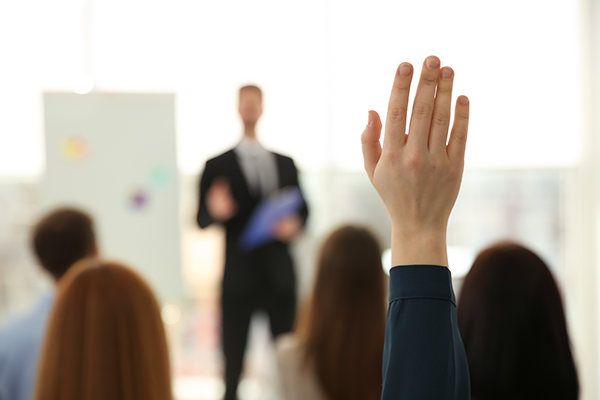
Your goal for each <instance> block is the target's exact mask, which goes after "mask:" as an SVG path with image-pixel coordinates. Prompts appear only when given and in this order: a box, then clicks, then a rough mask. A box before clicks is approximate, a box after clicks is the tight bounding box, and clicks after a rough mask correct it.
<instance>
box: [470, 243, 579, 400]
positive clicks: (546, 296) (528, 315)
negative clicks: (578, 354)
mask: <svg viewBox="0 0 600 400" xmlns="http://www.w3.org/2000/svg"><path fill="white" fill-rule="evenodd" d="M458 324H459V328H460V332H461V336H462V339H463V342H464V344H465V349H466V352H467V358H468V360H469V369H470V373H471V386H472V396H473V399H477V400H488V399H545V400H548V399H561V400H576V399H577V397H578V392H579V383H578V378H577V372H576V369H575V364H574V361H573V356H572V354H571V348H570V343H569V336H568V333H567V324H566V320H565V314H564V311H563V304H562V300H561V296H560V293H559V290H558V287H557V285H556V282H555V281H554V278H553V277H552V273H551V272H550V270H549V269H548V267H547V266H546V264H545V263H544V262H543V261H542V260H541V259H540V258H539V257H538V256H537V255H536V254H535V253H533V252H532V251H530V250H528V249H527V248H525V247H523V246H520V245H518V244H515V243H509V242H503V243H499V244H496V245H494V246H492V247H490V248H488V249H485V250H483V251H482V252H481V253H479V255H478V256H477V258H476V260H475V262H474V263H473V266H472V268H471V271H470V272H469V273H468V275H467V276H466V278H465V281H464V284H463V286H462V289H461V293H460V298H459V302H458Z"/></svg>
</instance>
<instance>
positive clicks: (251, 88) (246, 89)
mask: <svg viewBox="0 0 600 400" xmlns="http://www.w3.org/2000/svg"><path fill="white" fill-rule="evenodd" d="M245 92H255V93H258V95H259V96H260V98H261V100H262V90H260V88H259V87H258V86H255V85H246V86H242V87H241V88H240V98H241V97H242V93H245Z"/></svg>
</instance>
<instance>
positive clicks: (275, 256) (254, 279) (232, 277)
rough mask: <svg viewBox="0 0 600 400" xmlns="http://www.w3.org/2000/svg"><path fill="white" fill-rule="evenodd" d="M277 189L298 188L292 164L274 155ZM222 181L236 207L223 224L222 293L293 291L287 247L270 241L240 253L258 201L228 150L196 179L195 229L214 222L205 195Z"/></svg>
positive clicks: (305, 212)
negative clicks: (215, 183)
mask: <svg viewBox="0 0 600 400" xmlns="http://www.w3.org/2000/svg"><path fill="white" fill-rule="evenodd" d="M275 160H276V165H277V173H278V178H279V188H284V187H286V186H299V183H298V170H297V169H296V166H295V165H294V161H293V160H292V159H291V158H289V157H285V156H282V155H280V154H276V153H275ZM218 177H223V178H226V179H227V180H228V181H229V184H230V187H231V194H232V196H233V198H234V199H235V200H236V202H237V203H238V205H239V211H238V213H237V215H235V216H234V217H233V218H231V219H230V220H229V221H226V222H225V223H224V226H225V230H226V256H225V274H224V277H223V289H224V291H225V292H230V293H240V292H247V291H249V290H250V291H253V290H258V289H260V290H276V291H280V290H285V291H289V290H295V275H294V271H293V263H292V259H291V256H290V253H289V248H288V244H287V243H282V242H278V241H273V242H271V243H268V244H266V245H264V246H261V247H259V248H257V249H255V250H252V251H250V252H243V251H242V250H241V249H240V248H239V246H238V241H239V238H240V236H241V234H242V232H243V230H244V228H245V227H246V223H247V222H248V219H249V218H250V216H251V215H252V213H253V211H254V209H255V208H256V206H257V205H258V204H259V203H260V201H261V198H260V197H257V196H254V195H252V194H251V192H250V189H249V187H248V184H247V182H246V178H245V177H244V174H243V172H242V169H241V166H240V163H239V161H238V158H237V155H236V154H235V152H234V151H233V150H229V151H227V152H225V153H223V154H221V155H220V156H217V157H215V158H213V159H211V160H208V161H207V162H206V167H205V168H204V172H203V173H202V177H201V179H200V188H199V190H200V196H199V197H200V202H199V206H198V215H197V220H198V225H199V226H200V228H206V227H207V226H209V225H211V224H212V223H213V222H214V220H213V218H212V217H211V216H210V214H209V213H208V209H207V208H206V192H207V191H208V189H209V188H210V186H211V184H212V182H213V180H214V179H215V178H218ZM300 217H301V219H302V222H303V224H304V223H305V222H306V219H307V218H308V207H307V206H306V204H304V207H303V208H302V209H301V210H300Z"/></svg>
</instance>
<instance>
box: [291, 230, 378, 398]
mask: <svg viewBox="0 0 600 400" xmlns="http://www.w3.org/2000/svg"><path fill="white" fill-rule="evenodd" d="M385 314H386V301H385V283H384V273H383V269H382V265H381V249H380V247H379V244H378V242H377V239H375V237H374V236H373V234H371V233H370V232H369V231H368V230H367V229H365V228H362V227H358V226H343V227H341V228H339V229H337V230H335V231H334V232H333V233H331V234H330V235H329V237H328V238H327V239H326V240H325V242H324V243H323V245H322V247H321V252H320V255H319V259H318V263H317V276H316V281H315V286H314V291H313V295H312V298H311V301H310V302H309V303H308V304H307V305H306V307H305V308H304V310H303V312H302V313H301V315H300V319H299V324H298V330H297V334H298V337H299V339H300V342H301V343H302V344H303V346H304V349H305V356H306V358H305V359H306V362H307V365H310V366H311V368H312V369H313V370H314V371H315V372H316V377H317V379H318V381H319V383H320V385H321V387H322V389H323V392H324V393H325V395H326V396H327V398H329V399H332V400H337V399H344V400H370V399H379V398H380V397H381V382H382V376H381V363H382V357H383V341H384V335H385Z"/></svg>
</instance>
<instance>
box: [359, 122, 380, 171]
mask: <svg viewBox="0 0 600 400" xmlns="http://www.w3.org/2000/svg"><path fill="white" fill-rule="evenodd" d="M380 136H381V119H380V118H379V114H377V112H375V111H369V122H368V124H367V127H366V128H365V130H364V132H363V133H362V136H361V138H360V139H361V142H362V152H363V159H364V162H365V170H366V171H367V175H368V176H369V179H371V180H373V174H374V173H375V167H376V166H377V163H378V162H379V158H380V157H381V143H379V137H380Z"/></svg>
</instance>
